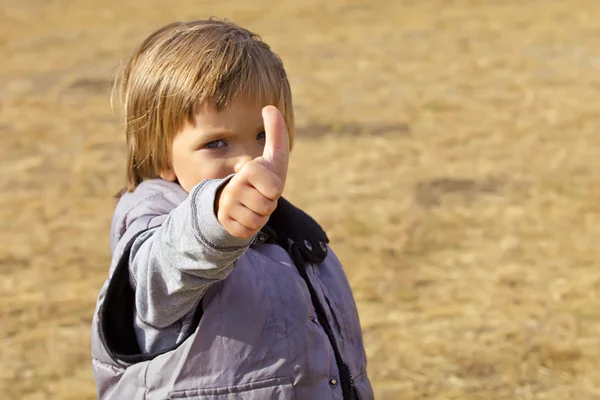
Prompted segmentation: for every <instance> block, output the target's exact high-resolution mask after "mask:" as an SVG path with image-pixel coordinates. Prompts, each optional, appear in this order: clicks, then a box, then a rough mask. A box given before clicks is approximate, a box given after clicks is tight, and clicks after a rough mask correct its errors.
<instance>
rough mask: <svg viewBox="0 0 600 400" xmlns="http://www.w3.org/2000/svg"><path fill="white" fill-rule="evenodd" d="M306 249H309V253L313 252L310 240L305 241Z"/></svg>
mask: <svg viewBox="0 0 600 400" xmlns="http://www.w3.org/2000/svg"><path fill="white" fill-rule="evenodd" d="M304 247H306V248H307V249H308V251H312V244H310V242H309V241H308V240H305V241H304Z"/></svg>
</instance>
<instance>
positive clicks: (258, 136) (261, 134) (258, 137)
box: [256, 131, 267, 140]
mask: <svg viewBox="0 0 600 400" xmlns="http://www.w3.org/2000/svg"><path fill="white" fill-rule="evenodd" d="M266 137H267V136H266V133H265V131H262V132H259V133H258V135H256V139H257V140H264V139H265V138H266Z"/></svg>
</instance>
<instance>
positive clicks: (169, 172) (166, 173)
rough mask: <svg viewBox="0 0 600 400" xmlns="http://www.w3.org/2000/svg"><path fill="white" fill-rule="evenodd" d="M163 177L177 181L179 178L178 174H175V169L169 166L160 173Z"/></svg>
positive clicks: (170, 180)
mask: <svg viewBox="0 0 600 400" xmlns="http://www.w3.org/2000/svg"><path fill="white" fill-rule="evenodd" d="M158 175H159V176H160V177H161V178H162V179H164V180H165V181H169V182H175V181H176V180H177V175H176V174H175V170H174V169H173V167H168V168H166V169H164V170H163V171H161V172H160V174H158Z"/></svg>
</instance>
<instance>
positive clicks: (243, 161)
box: [233, 154, 253, 172]
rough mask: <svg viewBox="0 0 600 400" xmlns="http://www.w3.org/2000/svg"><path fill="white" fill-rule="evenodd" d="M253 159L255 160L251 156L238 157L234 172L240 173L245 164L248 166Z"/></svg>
mask: <svg viewBox="0 0 600 400" xmlns="http://www.w3.org/2000/svg"><path fill="white" fill-rule="evenodd" d="M252 159H253V158H252V156H250V154H243V155H240V156H239V157H237V159H236V160H235V165H234V167H233V170H234V171H235V172H238V171H239V170H240V169H241V168H242V166H243V165H244V164H246V163H247V162H248V161H252Z"/></svg>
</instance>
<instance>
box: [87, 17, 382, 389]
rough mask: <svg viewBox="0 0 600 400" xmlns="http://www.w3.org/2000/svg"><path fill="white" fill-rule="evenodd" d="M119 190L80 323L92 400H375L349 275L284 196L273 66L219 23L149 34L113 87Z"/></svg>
mask: <svg viewBox="0 0 600 400" xmlns="http://www.w3.org/2000/svg"><path fill="white" fill-rule="evenodd" d="M116 87H118V88H119V91H120V99H121V104H122V107H123V112H124V117H125V132H126V136H127V149H128V155H127V185H126V187H125V188H124V189H123V190H122V192H121V193H120V195H119V197H120V199H119V203H118V205H117V207H116V210H115V214H114V217H113V222H112V227H111V248H112V252H113V259H112V265H111V267H110V272H109V279H108V280H107V281H106V283H105V284H104V286H103V287H102V289H101V292H100V295H99V297H98V304H97V308H96V313H95V315H94V320H93V326H92V356H93V368H94V375H95V379H96V384H97V390H98V397H99V398H100V399H126V400H134V399H147V400H150V399H311V400H312V399H317V400H321V399H323V400H324V399H361V400H364V399H371V398H373V392H372V389H371V385H370V382H369V379H368V377H367V373H366V357H365V351H364V348H363V340H362V334H361V329H360V324H359V319H358V314H357V310H356V305H355V303H354V299H353V297H352V293H351V289H350V286H349V284H348V280H347V278H346V276H345V274H344V271H343V269H342V266H341V265H340V262H339V261H338V259H337V258H336V256H335V255H334V254H333V251H331V249H330V248H329V247H328V246H327V243H328V239H327V236H326V234H325V232H323V230H322V229H321V227H320V226H319V225H318V224H317V223H316V222H315V221H314V220H313V219H312V218H310V217H309V216H308V215H306V214H305V213H304V212H302V211H301V210H299V209H297V208H295V207H294V206H292V205H291V204H290V203H289V202H287V201H286V200H285V199H284V198H282V197H280V196H281V193H282V191H283V189H284V186H285V181H286V176H287V166H288V157H289V151H290V148H291V144H292V141H293V137H294V114H293V109H292V96H291V92H290V87H289V84H288V80H287V77H286V74H285V70H284V68H283V65H282V62H281V60H280V59H279V57H278V56H277V55H275V54H274V53H273V52H272V51H271V50H270V48H269V46H267V45H266V44H265V43H264V42H262V41H261V39H260V37H259V36H257V35H255V34H253V33H251V32H249V31H247V30H245V29H243V28H240V27H238V26H236V25H234V24H233V23H230V22H223V21H219V20H206V21H195V22H189V23H175V24H171V25H168V26H165V27H163V28H161V29H159V30H158V31H156V32H154V33H153V34H152V35H150V36H149V37H148V38H147V39H146V40H145V41H144V42H143V43H142V44H141V45H140V47H139V48H138V49H137V50H136V51H135V53H134V54H133V56H132V57H131V59H130V60H129V62H128V63H127V64H126V66H125V67H124V68H123V70H122V71H121V74H120V76H119V77H118V79H117V86H116Z"/></svg>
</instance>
